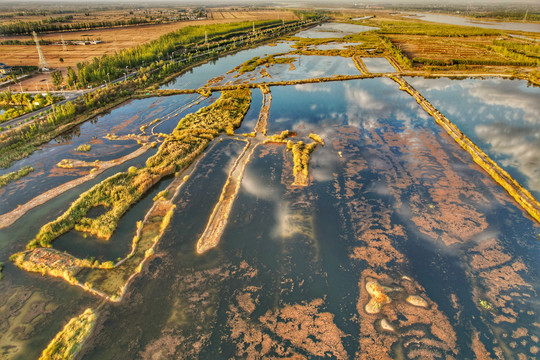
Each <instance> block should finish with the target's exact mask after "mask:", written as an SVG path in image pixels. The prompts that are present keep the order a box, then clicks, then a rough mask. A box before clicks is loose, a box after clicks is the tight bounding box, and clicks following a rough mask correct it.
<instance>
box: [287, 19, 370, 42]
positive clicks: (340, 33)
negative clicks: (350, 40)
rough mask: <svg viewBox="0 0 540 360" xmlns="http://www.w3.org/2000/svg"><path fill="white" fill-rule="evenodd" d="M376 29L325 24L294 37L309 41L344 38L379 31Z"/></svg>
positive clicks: (352, 25)
mask: <svg viewBox="0 0 540 360" xmlns="http://www.w3.org/2000/svg"><path fill="white" fill-rule="evenodd" d="M377 29H378V28H376V27H371V26H363V25H354V24H343V23H324V24H321V25H317V26H315V27H313V28H311V29H308V30H303V31H300V32H299V33H297V34H295V35H294V36H296V37H299V38H309V39H326V38H342V37H345V36H348V35H353V34H357V33H361V32H366V31H371V30H377Z"/></svg>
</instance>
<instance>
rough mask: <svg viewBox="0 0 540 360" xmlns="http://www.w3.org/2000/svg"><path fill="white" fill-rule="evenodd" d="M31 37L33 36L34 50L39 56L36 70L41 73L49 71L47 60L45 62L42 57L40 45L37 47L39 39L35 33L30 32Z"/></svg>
mask: <svg viewBox="0 0 540 360" xmlns="http://www.w3.org/2000/svg"><path fill="white" fill-rule="evenodd" d="M32 35H33V36H34V41H35V43H36V48H37V52H38V55H39V65H38V68H39V69H40V70H42V71H47V70H49V64H47V60H45V56H43V51H41V45H39V39H38V37H37V34H36V32H35V31H32Z"/></svg>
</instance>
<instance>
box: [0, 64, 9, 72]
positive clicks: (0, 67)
mask: <svg viewBox="0 0 540 360" xmlns="http://www.w3.org/2000/svg"><path fill="white" fill-rule="evenodd" d="M10 72H11V66H8V65H6V64H4V63H0V74H9V73H10Z"/></svg>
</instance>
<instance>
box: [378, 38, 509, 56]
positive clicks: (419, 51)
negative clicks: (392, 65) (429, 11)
mask: <svg viewBox="0 0 540 360" xmlns="http://www.w3.org/2000/svg"><path fill="white" fill-rule="evenodd" d="M389 38H390V40H391V41H392V43H394V44H395V45H396V46H399V47H400V49H401V50H402V51H403V53H404V54H405V55H406V56H407V57H409V58H411V59H412V58H415V57H418V58H424V59H433V60H447V59H475V60H508V59H507V58H505V57H504V56H502V55H499V54H496V53H494V52H491V51H489V50H488V49H486V48H485V47H484V46H486V45H491V44H492V42H493V40H495V39H496V37H494V36H470V37H461V38H460V37H457V38H456V37H452V38H449V37H436V36H425V35H389Z"/></svg>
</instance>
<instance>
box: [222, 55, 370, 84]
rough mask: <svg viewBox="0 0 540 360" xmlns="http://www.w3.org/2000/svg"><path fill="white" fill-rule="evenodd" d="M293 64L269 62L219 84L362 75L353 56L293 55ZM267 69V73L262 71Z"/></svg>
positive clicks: (230, 76)
mask: <svg viewBox="0 0 540 360" xmlns="http://www.w3.org/2000/svg"><path fill="white" fill-rule="evenodd" d="M288 57H289V58H292V59H294V60H293V61H292V64H269V66H268V67H267V66H266V65H261V66H258V67H257V68H256V69H255V70H253V71H250V72H246V73H244V74H242V75H238V73H237V72H234V73H231V74H228V75H227V76H225V78H224V79H223V80H222V81H220V82H219V83H218V84H220V85H224V84H228V83H234V84H238V83H248V82H252V83H266V82H274V81H291V80H304V79H314V78H318V77H330V76H334V75H360V71H359V70H358V68H357V67H356V65H355V64H354V61H353V60H352V59H351V58H346V57H340V56H310V55H293V56H288ZM263 69H264V70H266V72H267V73H268V76H267V75H263V74H262V73H261V71H262V70H263Z"/></svg>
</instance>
